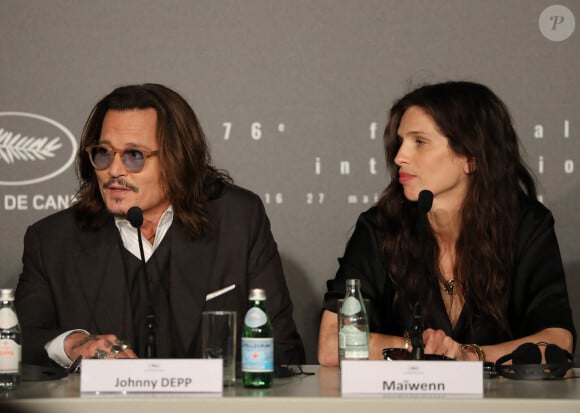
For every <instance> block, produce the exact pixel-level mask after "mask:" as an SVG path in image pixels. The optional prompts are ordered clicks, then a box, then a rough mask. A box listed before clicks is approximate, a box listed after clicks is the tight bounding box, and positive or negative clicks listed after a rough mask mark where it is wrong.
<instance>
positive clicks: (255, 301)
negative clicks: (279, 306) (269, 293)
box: [242, 288, 274, 388]
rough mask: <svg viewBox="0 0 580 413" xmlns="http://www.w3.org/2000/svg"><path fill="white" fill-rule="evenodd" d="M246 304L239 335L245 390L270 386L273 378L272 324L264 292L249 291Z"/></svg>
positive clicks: (259, 290)
mask: <svg viewBox="0 0 580 413" xmlns="http://www.w3.org/2000/svg"><path fill="white" fill-rule="evenodd" d="M249 305H250V309H249V310H248V312H247V313H246V316H245V318H244V330H243V332H242V376H243V377H242V378H243V382H244V387H255V388H264V387H270V386H272V379H273V377H274V339H273V336H272V324H271V323H270V320H269V319H268V315H267V314H266V291H265V290H263V289H261V288H254V289H251V290H250V295H249Z"/></svg>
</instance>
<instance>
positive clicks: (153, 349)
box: [127, 206, 157, 359]
mask: <svg viewBox="0 0 580 413" xmlns="http://www.w3.org/2000/svg"><path fill="white" fill-rule="evenodd" d="M127 219H128V220H129V223H130V224H131V226H133V227H134V228H137V239H138V241H139V253H140V254H141V269H142V270H143V277H144V278H145V291H146V293H147V301H148V308H147V318H146V320H145V328H146V330H147V343H146V346H145V358H148V359H151V358H156V357H157V343H156V337H155V312H154V311H153V294H152V293H151V285H150V283H149V275H148V274H147V265H146V263H145V252H144V251H143V239H142V238H141V225H143V211H141V208H139V207H138V206H134V207H131V208H129V210H128V211H127Z"/></svg>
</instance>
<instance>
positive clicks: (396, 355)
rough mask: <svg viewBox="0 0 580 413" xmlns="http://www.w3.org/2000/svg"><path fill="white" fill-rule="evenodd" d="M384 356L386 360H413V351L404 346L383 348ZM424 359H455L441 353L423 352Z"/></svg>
mask: <svg viewBox="0 0 580 413" xmlns="http://www.w3.org/2000/svg"><path fill="white" fill-rule="evenodd" d="M383 358H384V359H385V360H412V359H413V353H411V352H410V351H407V350H405V349H404V348H385V349H383ZM422 360H431V361H433V360H453V359H451V358H449V357H447V356H442V355H439V354H423V358H422Z"/></svg>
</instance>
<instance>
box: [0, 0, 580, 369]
mask: <svg viewBox="0 0 580 413" xmlns="http://www.w3.org/2000/svg"><path fill="white" fill-rule="evenodd" d="M554 4H560V5H563V6H565V7H553V6H554ZM578 16H580V2H579V1H577V0H558V2H552V1H544V0H533V1H532V0H511V1H506V0H488V1H485V2H482V1H478V0H472V1H469V0H439V1H420V0H410V1H404V2H403V1H396V0H392V1H388V0H383V1H346V0H340V1H339V0H336V1H330V0H317V1H296V0H292V1H287V0H277V1H275V0H248V1H243V0H229V1H227V0H215V1H214V0H207V1H193V0H192V1H186V0H181V1H180V0H168V1H156V0H124V1H115V0H100V1H99V0H50V1H43V0H37V1H33V0H2V1H1V2H0V39H1V41H0V44H1V46H0V96H1V98H0V210H1V216H2V219H1V222H0V233H2V234H3V236H2V237H1V238H0V286H2V287H13V286H15V284H16V280H17V277H18V274H19V272H20V268H21V263H20V256H21V253H22V237H23V235H24V231H25V229H26V226H27V225H29V224H30V223H32V222H34V221H36V220H37V219H39V218H41V217H43V216H46V215H48V214H51V213H53V212H55V211H56V210H57V209H61V208H64V207H66V206H68V205H70V203H71V202H72V195H73V194H74V193H75V190H76V186H77V182H76V178H75V174H74V169H73V166H72V165H73V164H72V154H73V153H74V151H75V150H76V145H77V141H78V138H79V135H80V132H81V129H82V126H83V123H84V121H85V119H86V116H87V114H88V112H89V110H90V109H91V107H92V106H93V105H94V104H95V103H96V101H97V100H98V99H99V98H101V97H102V96H103V95H104V94H106V93H108V92H109V91H110V90H112V88H114V87H116V86H118V85H122V84H127V83H140V82H159V83H164V84H167V85H168V86H170V87H172V88H174V89H176V90H178V91H179V92H181V93H182V94H183V95H184V96H185V97H186V98H187V99H188V100H189V101H190V102H191V104H192V105H193V107H194V109H195V110H196V111H197V113H198V115H199V117H200V119H201V122H202V125H203V127H204V128H205V131H206V133H207V135H208V138H209V142H210V145H211V148H212V152H213V157H214V160H215V163H216V164H217V165H218V166H219V167H222V168H225V169H228V170H229V171H230V172H231V174H232V175H233V177H234V178H235V180H236V182H237V183H239V184H240V185H243V186H246V187H248V188H250V189H252V190H253V191H255V192H256V193H258V194H259V195H260V196H261V197H262V199H263V200H264V202H265V204H266V208H267V210H268V213H269V216H270V218H271V221H272V227H273V232H274V235H275V237H276V239H277V241H278V245H279V248H280V252H281V254H282V258H283V261H284V265H285V270H286V274H287V279H288V283H289V285H290V289H291V294H292V298H293V299H294V302H295V304H296V313H295V317H296V319H297V322H298V327H299V330H300V332H301V333H302V335H303V337H304V339H305V345H306V348H307V353H308V359H309V362H315V360H316V358H315V354H316V337H317V329H318V318H319V314H320V304H321V299H322V295H323V292H324V290H325V280H326V279H328V278H331V277H333V276H334V273H335V271H336V268H337V261H336V258H337V257H339V256H341V255H342V252H343V250H344V246H345V243H346V241H347V239H348V237H349V234H350V231H351V229H352V227H353V225H354V223H355V220H356V218H357V216H358V214H359V213H360V212H362V211H364V210H366V209H367V208H369V207H370V206H371V204H372V203H373V202H374V201H375V199H376V197H377V196H378V194H379V193H380V192H381V190H382V189H383V187H384V186H385V183H386V181H387V177H386V173H385V168H384V161H383V155H382V144H381V135H382V130H383V128H384V125H385V119H386V111H387V109H388V107H389V106H390V105H391V103H392V102H393V100H394V99H395V98H396V97H399V96H400V95H401V94H403V93H404V92H405V91H407V90H408V89H409V88H410V87H413V86H414V85H417V84H419V83H422V82H425V81H442V80H449V79H468V80H474V81H478V82H482V83H485V84H487V85H489V86H490V87H491V88H492V89H493V90H495V91H496V92H497V94H498V95H499V96H500V97H502V98H503V99H504V100H505V102H506V103H507V104H508V106H509V107H510V108H511V110H512V114H513V117H514V121H515V124H516V127H517V129H518V131H519V133H520V136H521V139H522V142H523V144H524V146H525V149H526V152H527V158H528V160H529V163H530V165H531V167H532V169H533V170H534V172H535V173H536V175H537V177H538V180H539V183H540V185H541V189H540V193H541V194H542V197H543V201H544V203H545V204H546V205H547V206H548V207H549V208H551V209H552V211H553V212H554V214H555V216H556V221H557V233H558V236H559V239H560V243H561V249H562V255H563V258H564V263H565V266H566V270H567V276H568V284H569V290H570V295H571V300H572V302H573V305H574V312H575V317H576V321H577V322H578V321H579V320H580V300H579V298H580V281H579V279H580V278H579V275H580V274H579V272H580V253H579V252H580V247H579V245H580V235H579V233H580V225H579V223H580V220H579V218H578V216H579V209H578V205H579V202H580V142H579V140H580V133H579V131H580V85H579V82H578V73H580V37H579V33H578V30H575V21H574V18H576V19H577V18H578ZM25 137H28V138H31V139H33V141H30V143H29V146H27V148H28V149H27V150H22V149H19V148H18V147H17V145H18V143H19V142H20V143H23V141H22V139H24V138H25Z"/></svg>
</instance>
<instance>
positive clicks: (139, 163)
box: [122, 149, 145, 172]
mask: <svg viewBox="0 0 580 413" xmlns="http://www.w3.org/2000/svg"><path fill="white" fill-rule="evenodd" d="M122 159H123V164H125V166H126V167H127V169H128V170H129V171H131V172H137V171H140V170H141V169H143V165H144V164H145V156H144V155H143V152H141V151H140V150H138V149H127V150H125V151H124V152H123V155H122Z"/></svg>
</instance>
